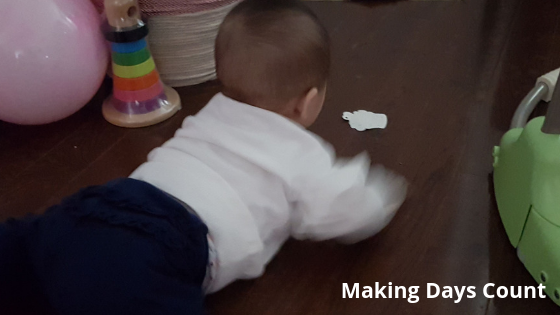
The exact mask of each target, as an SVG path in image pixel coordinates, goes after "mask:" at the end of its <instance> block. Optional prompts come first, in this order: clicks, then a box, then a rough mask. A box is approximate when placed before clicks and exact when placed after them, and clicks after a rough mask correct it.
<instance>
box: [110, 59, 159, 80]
mask: <svg viewBox="0 0 560 315" xmlns="http://www.w3.org/2000/svg"><path fill="white" fill-rule="evenodd" d="M155 68H156V64H155V63H154V59H153V58H149V59H148V60H146V61H144V62H142V63H141V64H138V65H135V66H119V65H117V64H116V63H113V74H114V75H116V76H117V77H121V78H125V79H130V78H138V77H141V76H145V75H146V74H148V73H150V72H152V71H153V70H154V69H155Z"/></svg>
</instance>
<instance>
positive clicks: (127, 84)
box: [113, 69, 159, 91]
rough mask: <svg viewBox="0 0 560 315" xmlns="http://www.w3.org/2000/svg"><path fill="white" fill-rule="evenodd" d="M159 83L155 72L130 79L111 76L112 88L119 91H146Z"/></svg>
mask: <svg viewBox="0 0 560 315" xmlns="http://www.w3.org/2000/svg"><path fill="white" fill-rule="evenodd" d="M158 81H159V74H158V72H157V70H155V69H154V71H152V72H150V73H148V74H146V75H145V76H142V77H139V78H132V79H124V78H119V77H117V76H113V88H114V89H116V90H121V91H136V90H143V89H147V88H149V87H150V86H152V85H154V84H156V83H157V82H158Z"/></svg>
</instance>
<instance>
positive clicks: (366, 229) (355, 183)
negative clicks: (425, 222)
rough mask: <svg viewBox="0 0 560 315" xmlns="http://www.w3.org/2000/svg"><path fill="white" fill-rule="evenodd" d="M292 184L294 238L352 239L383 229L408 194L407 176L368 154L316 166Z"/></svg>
mask: <svg viewBox="0 0 560 315" xmlns="http://www.w3.org/2000/svg"><path fill="white" fill-rule="evenodd" d="M313 170H314V172H313V173H308V174H307V175H306V176H305V178H298V180H297V181H296V183H295V184H294V185H293V188H294V189H295V192H294V197H295V200H293V203H292V204H293V211H294V213H293V216H292V222H291V223H292V225H291V226H292V236H293V237H295V238H297V239H312V240H326V239H333V238H334V239H337V240H339V241H341V242H345V243H353V242H357V241H360V240H362V239H365V238H367V237H370V236H372V235H374V234H376V233H377V232H379V231H380V230H381V229H383V228H384V227H385V226H386V225H387V224H388V223H389V222H390V221H391V219H392V218H393V216H394V214H395V213H396V211H397V209H398V208H399V207H400V205H401V204H402V203H403V201H404V199H405V196H406V180H405V179H404V178H402V177H400V176H398V175H395V174H393V173H391V172H389V171H387V170H385V169H384V168H383V167H380V166H376V167H374V168H370V160H369V158H368V156H367V154H365V153H363V154H360V155H358V156H356V157H354V158H353V159H347V160H336V161H335V162H334V163H333V164H332V165H330V167H328V168H323V169H317V168H314V169H313Z"/></svg>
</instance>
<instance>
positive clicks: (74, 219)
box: [0, 178, 208, 315]
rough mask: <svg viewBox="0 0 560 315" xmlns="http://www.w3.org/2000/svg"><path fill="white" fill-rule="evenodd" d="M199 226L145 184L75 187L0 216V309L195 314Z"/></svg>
mask: <svg viewBox="0 0 560 315" xmlns="http://www.w3.org/2000/svg"><path fill="white" fill-rule="evenodd" d="M30 198H32V196H30ZM207 233H208V229H207V227H206V225H204V223H202V222H201V221H200V220H199V219H198V218H197V217H195V216H193V215H192V214H190V213H189V212H188V211H187V210H186V209H185V207H184V206H183V205H181V204H179V203H178V202H177V201H175V200H174V199H172V198H170V197H169V196H168V195H166V194H165V193H163V192H162V191H160V190H158V189H157V188H155V187H153V186H151V185H150V184H147V183H145V182H141V181H137V180H133V179H128V178H127V179H119V180H116V181H112V182H109V183H108V184H106V185H103V186H93V187H88V188H85V189H83V190H81V191H80V192H78V193H77V194H75V195H72V196H70V197H69V198H67V199H65V200H64V201H63V202H62V203H61V204H60V205H56V206H54V207H51V208H50V209H49V210H48V211H47V212H46V213H45V214H44V215H40V216H33V217H28V218H25V219H22V220H10V221H8V222H5V223H2V224H0V314H2V315H11V314H14V315H15V314H42V315H43V314H59V315H90V314H91V315H94V314H95V315H113V314H114V315H117V314H118V315H127V314H131V315H132V314H134V315H143V314H146V315H148V314H149V315H167V314H169V315H171V314H177V315H179V314H180V315H188V314H203V297H204V294H203V291H202V282H203V280H204V276H205V273H206V265H207V261H208V243H207V238H206V235H207Z"/></svg>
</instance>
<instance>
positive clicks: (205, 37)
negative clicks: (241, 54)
mask: <svg viewBox="0 0 560 315" xmlns="http://www.w3.org/2000/svg"><path fill="white" fill-rule="evenodd" d="M0 1H1V0H0ZM91 1H92V3H93V4H94V5H95V6H96V8H97V9H98V10H99V11H102V10H103V0H91ZM239 1H241V0H139V1H138V2H139V5H140V9H141V10H142V13H143V16H144V17H147V18H148V19H147V22H148V27H149V30H150V33H149V35H148V44H149V46H150V51H151V53H152V56H153V57H154V61H155V63H156V66H157V69H158V71H159V74H160V77H161V79H162V81H163V82H165V83H166V84H167V85H170V86H173V87H178V86H187V85H194V84H198V83H202V82H205V81H209V80H213V79H215V78H216V70H215V65H214V41H215V39H216V35H217V34H218V28H219V26H220V24H221V23H222V21H223V19H224V18H225V16H226V15H227V13H228V12H229V11H230V10H231V9H232V8H233V7H234V6H235V5H236V4H237V3H238V2H239Z"/></svg>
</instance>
